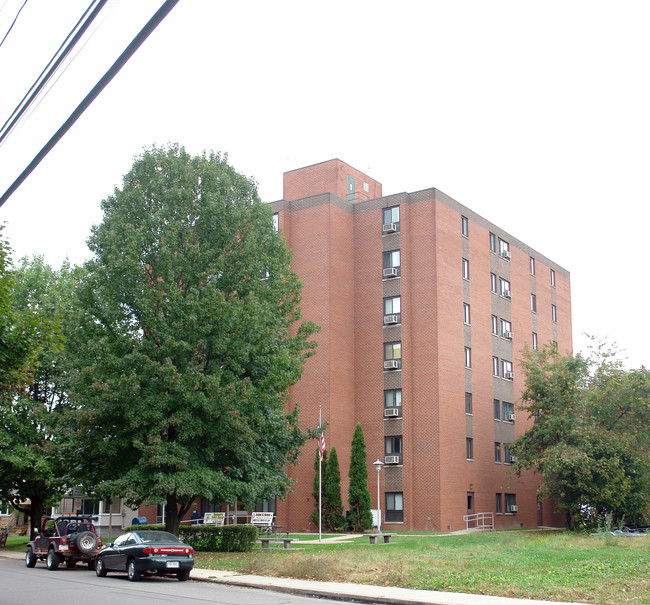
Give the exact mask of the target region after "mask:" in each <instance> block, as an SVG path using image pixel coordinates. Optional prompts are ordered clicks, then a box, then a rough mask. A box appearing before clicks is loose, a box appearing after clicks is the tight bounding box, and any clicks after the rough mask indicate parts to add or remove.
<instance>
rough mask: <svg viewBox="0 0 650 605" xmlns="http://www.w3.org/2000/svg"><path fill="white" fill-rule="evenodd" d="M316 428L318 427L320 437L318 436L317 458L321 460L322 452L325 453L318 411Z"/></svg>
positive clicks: (323, 436) (323, 435) (323, 434)
mask: <svg viewBox="0 0 650 605" xmlns="http://www.w3.org/2000/svg"><path fill="white" fill-rule="evenodd" d="M318 428H319V429H320V437H319V438H318V459H319V460H320V461H321V462H322V461H323V454H324V453H325V433H323V424H322V423H321V419H320V411H319V412H318Z"/></svg>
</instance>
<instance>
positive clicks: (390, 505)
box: [385, 492, 404, 523]
mask: <svg viewBox="0 0 650 605" xmlns="http://www.w3.org/2000/svg"><path fill="white" fill-rule="evenodd" d="M385 511H386V523H391V522H392V523H395V522H397V523H401V522H402V521H404V495H403V493H402V492H386V508H385Z"/></svg>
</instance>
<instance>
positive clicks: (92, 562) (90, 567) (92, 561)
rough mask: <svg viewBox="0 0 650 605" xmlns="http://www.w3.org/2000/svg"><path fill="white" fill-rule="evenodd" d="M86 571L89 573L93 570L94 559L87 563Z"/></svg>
mask: <svg viewBox="0 0 650 605" xmlns="http://www.w3.org/2000/svg"><path fill="white" fill-rule="evenodd" d="M88 569H90V570H91V571H92V570H93V569H95V559H90V561H88Z"/></svg>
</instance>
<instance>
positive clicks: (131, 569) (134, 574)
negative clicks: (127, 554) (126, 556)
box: [126, 559, 140, 582]
mask: <svg viewBox="0 0 650 605" xmlns="http://www.w3.org/2000/svg"><path fill="white" fill-rule="evenodd" d="M126 571H127V573H128V574H129V580H131V582H137V581H138V580H139V579H140V572H139V571H138V570H137V569H136V568H135V561H134V560H133V559H131V560H130V561H129V564H128V565H127V568H126Z"/></svg>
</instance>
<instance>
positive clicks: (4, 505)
mask: <svg viewBox="0 0 650 605" xmlns="http://www.w3.org/2000/svg"><path fill="white" fill-rule="evenodd" d="M12 511H13V506H11V505H10V504H9V503H8V502H0V517H2V516H8V515H10V514H11V512H12Z"/></svg>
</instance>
